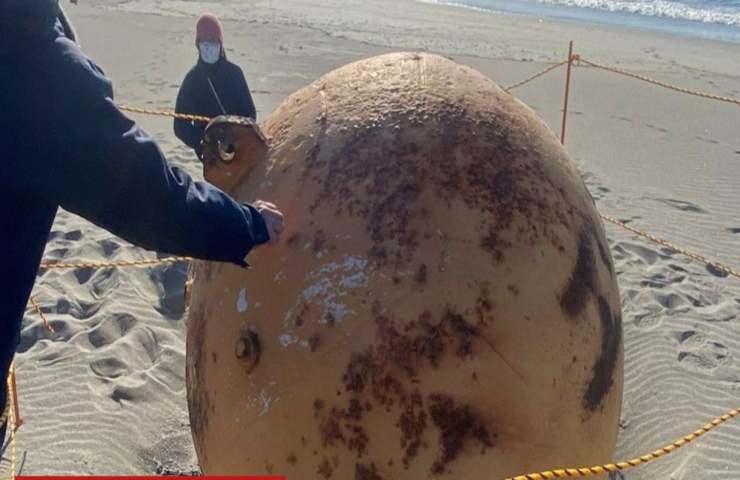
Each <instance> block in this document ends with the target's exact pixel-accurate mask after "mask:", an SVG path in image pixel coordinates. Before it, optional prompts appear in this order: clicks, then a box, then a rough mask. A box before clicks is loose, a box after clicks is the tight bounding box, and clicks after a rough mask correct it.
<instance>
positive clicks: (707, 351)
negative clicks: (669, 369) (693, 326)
mask: <svg viewBox="0 0 740 480" xmlns="http://www.w3.org/2000/svg"><path fill="white" fill-rule="evenodd" d="M729 359H730V351H729V350H728V348H727V347H726V346H724V345H722V344H721V343H718V342H714V341H711V340H709V339H708V338H707V337H706V336H704V335H703V334H701V333H699V332H695V331H687V332H683V333H681V334H680V336H679V338H678V363H679V364H680V365H681V366H682V367H683V368H684V369H686V370H688V371H691V372H696V373H707V372H711V371H714V370H717V369H718V368H720V367H722V366H724V365H726V364H727V363H729Z"/></svg>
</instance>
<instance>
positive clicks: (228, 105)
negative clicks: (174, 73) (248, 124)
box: [174, 56, 257, 149]
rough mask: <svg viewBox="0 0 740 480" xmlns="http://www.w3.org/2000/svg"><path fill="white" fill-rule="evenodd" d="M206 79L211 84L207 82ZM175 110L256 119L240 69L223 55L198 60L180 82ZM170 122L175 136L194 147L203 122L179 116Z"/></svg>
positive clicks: (199, 137)
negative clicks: (182, 118)
mask: <svg viewBox="0 0 740 480" xmlns="http://www.w3.org/2000/svg"><path fill="white" fill-rule="evenodd" d="M209 79H210V81H211V83H212V84H213V88H211V84H210V83H209V82H208V80H209ZM214 90H215V93H214ZM219 100H220V102H221V103H220V104H219ZM222 106H223V110H222V109H221V107H222ZM175 110H176V111H177V112H178V113H187V114H191V115H203V116H206V117H216V116H218V115H223V114H228V115H239V116H242V117H249V118H251V119H252V120H256V119H257V111H256V110H255V107H254V101H253V100H252V94H251V93H250V91H249V86H248V85H247V80H246V79H245V78H244V73H243V72H242V69H241V68H239V67H238V66H237V65H234V64H233V63H231V62H229V61H228V60H227V59H226V57H225V56H222V57H221V59H220V60H219V61H218V62H216V63H215V64H213V65H209V64H207V63H205V62H203V61H202V60H198V63H197V64H196V65H195V66H194V67H193V68H191V69H190V71H189V72H188V74H187V75H186V76H185V80H183V82H182V85H181V86H180V91H179V93H178V94H177V106H176V107H175ZM174 124H175V125H174V128H175V135H177V138H179V139H180V140H182V142H183V143H184V144H185V145H187V146H189V147H190V148H193V149H196V148H197V147H198V145H199V144H200V141H201V140H202V138H203V131H204V130H205V127H206V125H205V124H204V123H203V122H189V121H187V120H179V119H178V120H175V122H174Z"/></svg>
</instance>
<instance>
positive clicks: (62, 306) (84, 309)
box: [42, 298, 102, 320]
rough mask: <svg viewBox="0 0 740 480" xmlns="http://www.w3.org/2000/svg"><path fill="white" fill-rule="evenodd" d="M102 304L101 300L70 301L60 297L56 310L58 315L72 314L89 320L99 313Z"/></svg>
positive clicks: (80, 318)
mask: <svg viewBox="0 0 740 480" xmlns="http://www.w3.org/2000/svg"><path fill="white" fill-rule="evenodd" d="M101 306H102V304H101V302H92V303H91V302H84V301H81V300H80V301H76V300H75V301H70V300H68V299H66V298H60V299H59V300H57V304H56V308H55V312H56V313H57V314H58V315H71V316H72V317H74V318H76V319H77V320H87V319H88V318H90V317H92V316H93V315H95V314H96V313H98V310H100V307H101ZM42 310H43V309H42ZM45 313H46V312H45Z"/></svg>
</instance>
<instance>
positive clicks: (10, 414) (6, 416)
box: [0, 365, 17, 480]
mask: <svg viewBox="0 0 740 480" xmlns="http://www.w3.org/2000/svg"><path fill="white" fill-rule="evenodd" d="M14 371H15V365H11V366H10V374H9V375H8V378H7V380H6V382H7V385H8V393H7V395H6V398H5V412H3V421H2V422H0V426H2V425H3V424H4V423H5V421H8V431H9V432H10V477H9V478H10V479H11V480H14V479H15V468H16V467H15V464H16V450H15V422H16V420H17V419H16V418H15V410H14V409H13V408H12V406H11V405H12V403H13V399H14V398H15V390H14V389H13V382H12V380H11V378H12V376H13V372H14ZM3 440H4V439H3Z"/></svg>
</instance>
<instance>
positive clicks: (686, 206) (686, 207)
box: [655, 198, 708, 213]
mask: <svg viewBox="0 0 740 480" xmlns="http://www.w3.org/2000/svg"><path fill="white" fill-rule="evenodd" d="M655 201H656V202H660V203H663V204H665V205H668V206H670V207H673V208H675V209H677V210H681V211H682V212H692V213H708V212H707V211H706V210H704V209H703V208H701V207H700V206H699V205H697V204H695V203H691V202H687V201H685V200H675V199H673V198H656V199H655Z"/></svg>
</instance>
